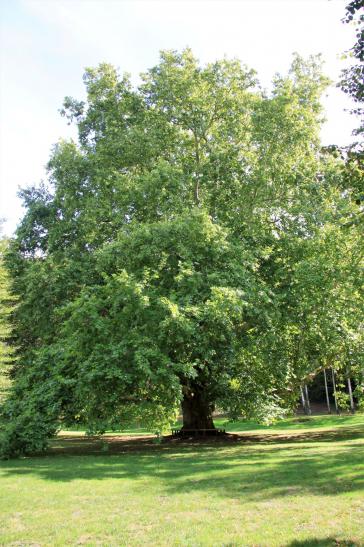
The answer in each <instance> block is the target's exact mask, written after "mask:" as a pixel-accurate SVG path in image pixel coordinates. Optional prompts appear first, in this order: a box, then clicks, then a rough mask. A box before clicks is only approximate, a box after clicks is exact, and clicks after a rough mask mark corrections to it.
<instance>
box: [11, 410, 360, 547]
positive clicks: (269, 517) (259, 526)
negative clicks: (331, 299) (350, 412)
mask: <svg viewBox="0 0 364 547" xmlns="http://www.w3.org/2000/svg"><path fill="white" fill-rule="evenodd" d="M235 425H236V424H235ZM245 425H247V424H245ZM278 426H279V427H278ZM234 427H235V426H234ZM240 427H242V425H240ZM251 427H252V424H251ZM254 427H255V426H254ZM123 439H124V440H123ZM106 442H108V443H109V445H108V444H105V443H102V442H100V441H99V440H92V439H87V438H85V437H83V436H80V435H79V436H76V435H75V434H74V435H73V436H72V435H71V436H70V435H68V436H60V437H59V438H58V439H56V440H55V441H54V443H53V449H52V450H51V451H50V453H49V454H48V455H46V456H42V457H32V458H23V459H20V460H12V461H8V462H1V463H0V544H1V545H52V546H53V545H82V544H84V545H105V546H106V545H125V546H129V545H131V546H134V545H157V546H158V545H186V546H187V545H188V546H197V545H206V546H210V545H218V546H220V545H221V546H222V545H225V546H228V545H229V546H235V545H236V546H238V545H239V546H283V545H284V546H292V547H293V546H297V547H298V546H329V545H352V546H360V545H364V526H363V523H364V491H363V490H364V416H362V415H361V416H353V417H352V416H343V417H336V416H332V417H323V416H322V417H314V418H312V419H310V420H309V421H306V422H302V421H299V419H298V421H297V419H296V420H291V421H289V420H287V421H285V422H284V423H280V424H276V425H275V426H274V427H273V428H269V429H265V430H259V429H250V430H246V431H245V433H243V434H242V435H241V438H240V441H239V442H230V443H223V442H219V443H216V444H214V443H213V442H208V443H206V444H197V443H187V442H186V443H182V444H179V443H175V444H173V443H162V444H161V445H157V444H153V443H152V441H151V440H149V443H150V444H147V445H146V444H145V443H146V442H148V440H147V441H146V440H145V439H140V440H139V441H138V440H137V441H133V442H131V441H130V440H128V439H127V440H125V437H124V438H123V437H119V440H118V441H117V440H116V439H115V438H113V437H106ZM107 446H110V452H109V453H107V454H105V453H104V452H103V451H104V450H105V447H107ZM77 450H78V451H79V452H80V454H78V455H77V454H76V452H77Z"/></svg>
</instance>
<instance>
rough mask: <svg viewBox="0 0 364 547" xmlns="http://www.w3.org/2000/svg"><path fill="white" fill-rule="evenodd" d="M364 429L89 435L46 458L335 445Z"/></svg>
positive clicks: (62, 442) (59, 442) (58, 440)
mask: <svg viewBox="0 0 364 547" xmlns="http://www.w3.org/2000/svg"><path fill="white" fill-rule="evenodd" d="M362 434H363V431H362V428H360V427H359V428H356V427H350V428H347V429H343V430H327V431H309V432H290V433H287V434H282V433H273V432H272V433H271V432H269V433H256V434H255V433H253V434H252V433H248V432H244V433H221V434H219V435H213V436H210V435H201V436H197V435H192V436H191V437H183V436H179V435H176V434H175V435H166V436H164V437H159V438H158V437H155V436H154V435H143V436H135V435H133V436H128V435H110V436H109V435H105V436H100V437H88V436H85V435H64V434H63V435H59V436H57V437H55V438H54V439H53V440H52V441H51V445H50V448H49V449H48V450H47V452H46V455H48V456H50V455H68V454H69V455H73V454H75V455H80V454H93V455H100V456H102V455H106V454H123V453H127V452H143V453H145V452H146V451H154V450H159V451H164V450H173V449H174V448H178V447H183V446H185V447H188V446H197V445H201V446H219V445H220V446H223V445H231V444H232V443H235V444H246V445H249V444H261V445H266V444H280V443H303V442H313V441H320V442H323V441H324V442H331V441H336V440H348V439H356V438H361V437H362Z"/></svg>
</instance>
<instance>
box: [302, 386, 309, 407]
mask: <svg viewBox="0 0 364 547" xmlns="http://www.w3.org/2000/svg"><path fill="white" fill-rule="evenodd" d="M300 390H301V401H302V407H303V412H304V413H305V414H308V409H307V403H306V399H305V394H304V391H303V389H302V386H300Z"/></svg>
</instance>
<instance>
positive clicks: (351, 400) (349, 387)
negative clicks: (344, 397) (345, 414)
mask: <svg viewBox="0 0 364 547" xmlns="http://www.w3.org/2000/svg"><path fill="white" fill-rule="evenodd" d="M348 390H349V399H350V412H351V413H352V414H355V404H354V398H353V390H352V389H351V380H350V378H348Z"/></svg>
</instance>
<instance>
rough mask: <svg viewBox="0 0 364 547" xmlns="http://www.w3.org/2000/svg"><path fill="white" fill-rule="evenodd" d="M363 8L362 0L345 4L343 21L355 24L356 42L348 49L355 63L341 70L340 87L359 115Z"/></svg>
mask: <svg viewBox="0 0 364 547" xmlns="http://www.w3.org/2000/svg"><path fill="white" fill-rule="evenodd" d="M362 9H363V0H352V1H351V2H350V3H349V4H348V5H347V6H346V16H345V18H344V22H345V23H355V25H356V30H355V33H356V42H355V44H354V45H353V47H352V48H351V50H350V52H349V53H350V57H353V58H354V59H355V60H356V61H357V64H355V65H352V66H351V67H349V68H347V69H345V70H343V73H342V79H341V82H340V84H339V85H340V87H341V89H342V90H343V91H344V93H347V94H348V95H350V97H351V98H352V99H353V100H354V101H355V102H356V103H358V106H357V107H356V108H355V109H354V111H353V112H354V113H355V114H358V115H360V116H362V115H363V108H362V106H360V103H362V102H363V100H364V65H363V61H364V27H363V22H364V15H363V12H362V11H361V10H362ZM363 129H364V128H363V126H361V127H360V128H359V129H358V133H361V132H362V131H363Z"/></svg>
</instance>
